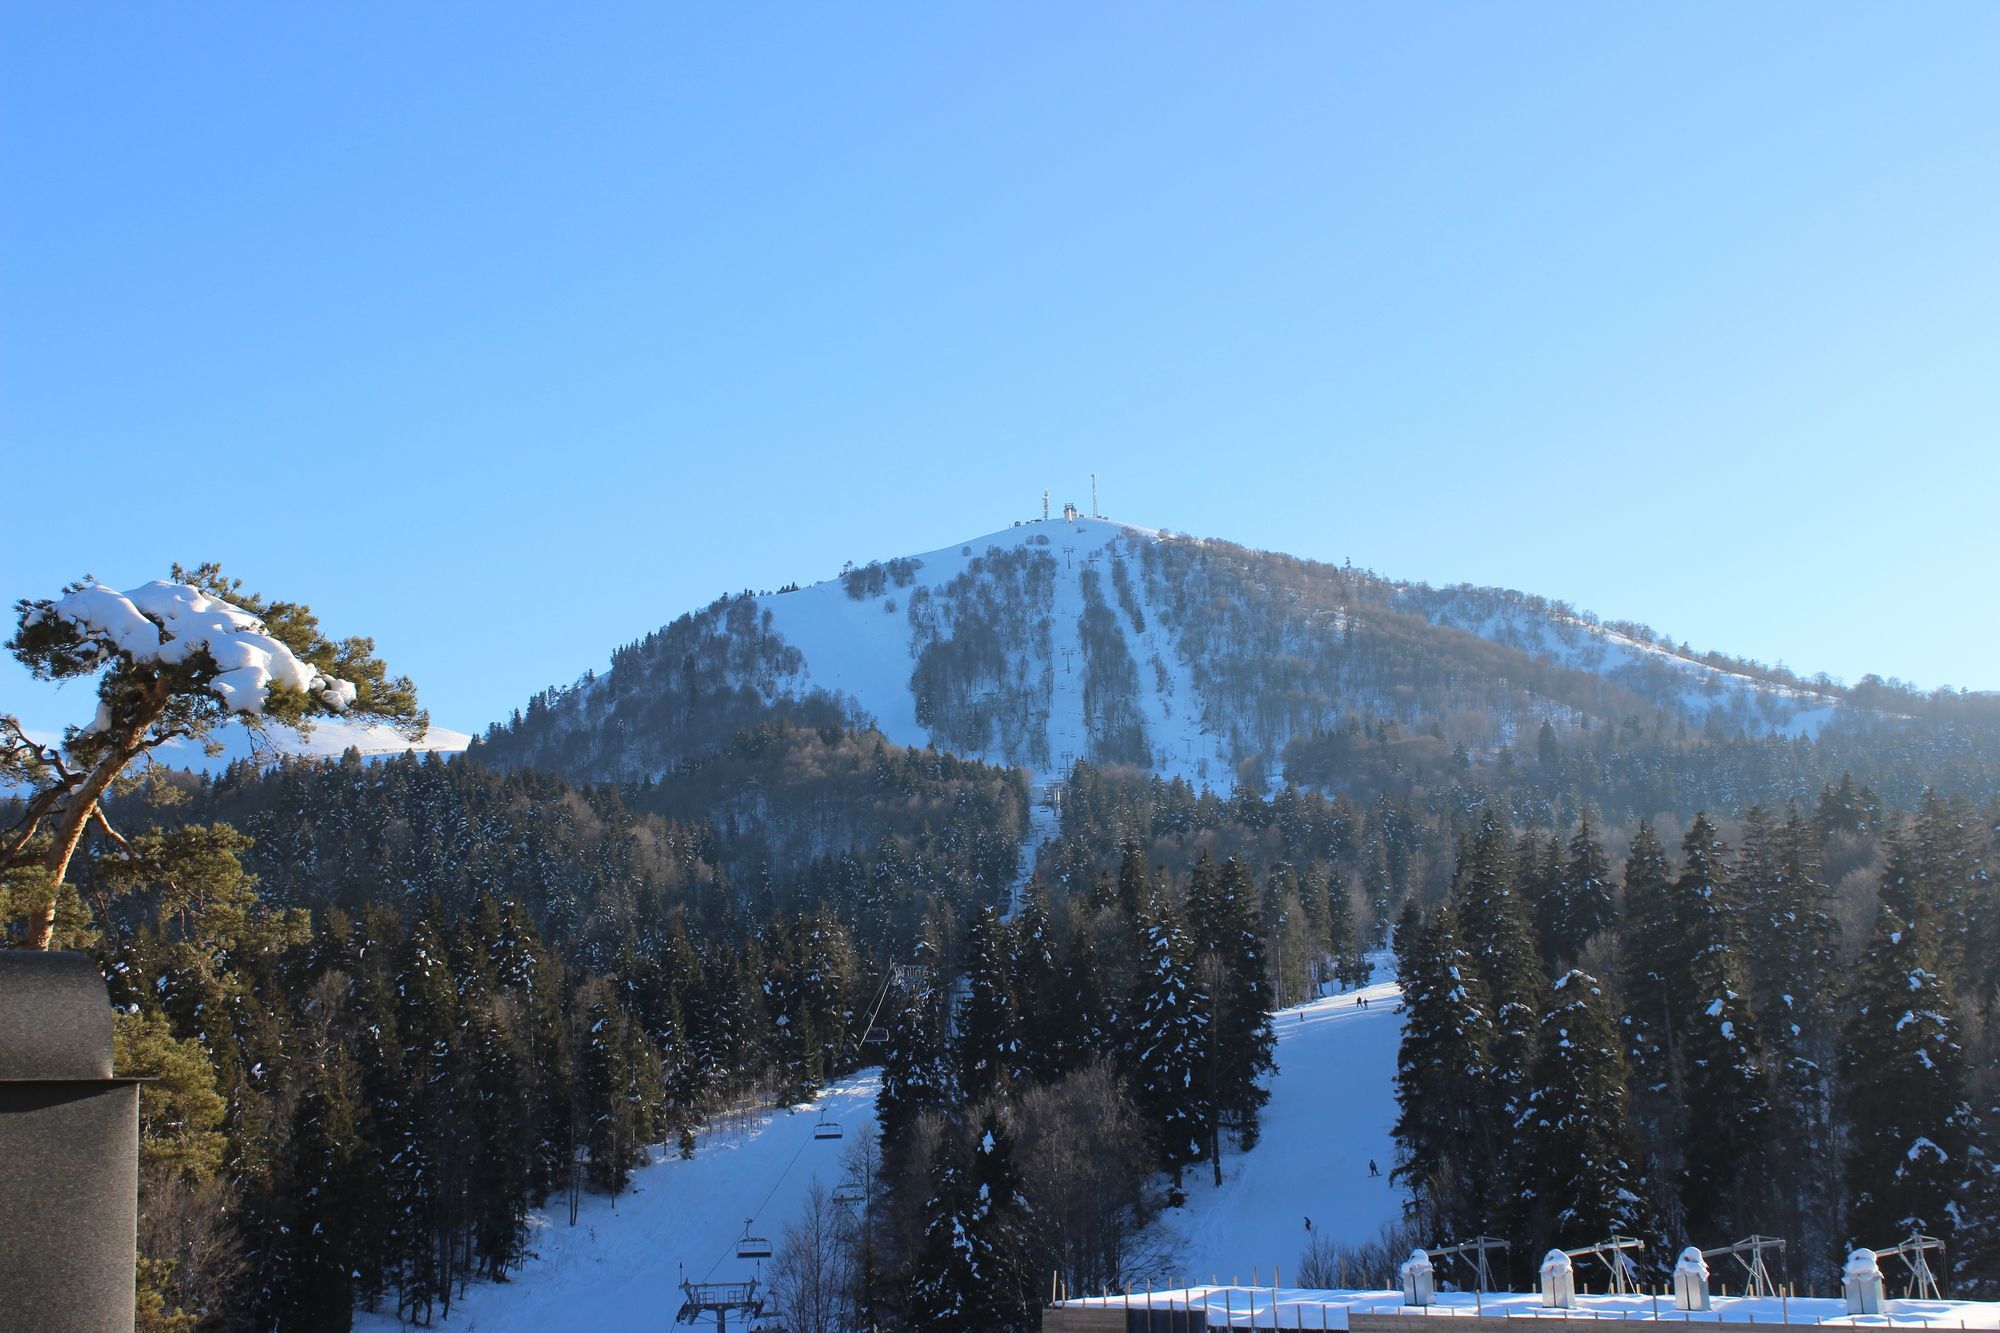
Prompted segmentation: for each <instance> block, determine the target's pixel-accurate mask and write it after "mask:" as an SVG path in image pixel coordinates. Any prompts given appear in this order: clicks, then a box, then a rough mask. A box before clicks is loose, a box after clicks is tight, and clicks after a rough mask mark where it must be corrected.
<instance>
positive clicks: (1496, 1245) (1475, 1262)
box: [1424, 1236, 1507, 1291]
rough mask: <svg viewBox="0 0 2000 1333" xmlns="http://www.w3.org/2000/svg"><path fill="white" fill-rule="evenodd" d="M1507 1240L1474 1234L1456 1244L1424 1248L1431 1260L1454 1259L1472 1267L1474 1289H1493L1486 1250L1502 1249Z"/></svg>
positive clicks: (1491, 1273) (1505, 1245) (1505, 1246)
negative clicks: (1430, 1248) (1470, 1237)
mask: <svg viewBox="0 0 2000 1333" xmlns="http://www.w3.org/2000/svg"><path fill="white" fill-rule="evenodd" d="M1506 1248H1507V1242H1506V1241H1504V1240H1501V1239H1500V1238H1499V1237H1498V1236H1474V1237H1473V1238H1472V1239H1471V1240H1466V1241H1460V1242H1459V1243H1458V1244H1456V1245H1440V1246H1438V1247H1437V1248H1436V1249H1432V1250H1425V1251H1424V1253H1426V1254H1428V1255H1429V1256H1430V1257H1431V1258H1432V1259H1433V1260H1437V1259H1456V1260H1458V1261H1459V1262H1460V1263H1462V1264H1464V1265H1466V1266H1467V1267H1468V1268H1470V1269H1472V1281H1473V1290H1474V1291H1494V1290H1497V1288H1496V1287H1495V1286H1494V1283H1493V1269H1492V1267H1491V1265H1489V1264H1488V1263H1487V1260H1486V1253H1487V1251H1488V1250H1504V1249H1506Z"/></svg>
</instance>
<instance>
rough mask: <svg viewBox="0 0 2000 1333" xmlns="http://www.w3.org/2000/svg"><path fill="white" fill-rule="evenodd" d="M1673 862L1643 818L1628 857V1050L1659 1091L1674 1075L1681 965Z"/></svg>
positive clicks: (1640, 1076)
mask: <svg viewBox="0 0 2000 1333" xmlns="http://www.w3.org/2000/svg"><path fill="white" fill-rule="evenodd" d="M1673 882H1674V881H1673V866H1672V864H1671V863H1670V862H1669V861H1668V860H1667V852H1666V849H1665V848H1664V847H1662V846H1661V845H1660V840H1659V838H1658V836H1656V835H1655V834H1654V832H1653V826H1652V825H1651V824H1650V823H1649V822H1647V821H1645V820H1641V821H1639V831H1638V832H1637V833H1635V834H1634V835H1633V836H1632V846H1631V849H1630V851H1629V852H1627V854H1626V857H1625V942H1626V947H1625V949H1624V951H1623V957H1624V961H1625V971H1626V980H1625V996H1626V1016H1625V1026H1626V1032H1627V1039H1628V1045H1627V1048H1626V1049H1627V1051H1628V1052H1629V1054H1630V1056H1631V1061H1632V1071H1633V1075H1634V1077H1635V1079H1636V1080H1637V1083H1638V1087H1639V1088H1640V1089H1641V1090H1643V1091H1645V1092H1647V1093H1649V1094H1653V1095H1655V1096H1658V1095H1663V1094H1665V1093H1666V1092H1667V1090H1668V1088H1669V1085H1670V1084H1671V1083H1672V1081H1673V1078H1674V1065H1675V1052H1676V1045H1677V1037H1676V1033H1675V1030H1674V1016H1675V1014H1676V1013H1677V1012H1678V1011H1679V1009H1680V1004H1681V1001H1680V986H1681V981H1682V974H1681V970H1680V969H1679V968H1678V967H1677V966H1676V965H1675V962H1674V959H1673V956H1672V954H1671V953H1670V952H1669V949H1668V947H1667V941H1669V940H1671V939H1672V938H1674V935H1675V922H1674V916H1673V910H1674V899H1673V893H1672V890H1673Z"/></svg>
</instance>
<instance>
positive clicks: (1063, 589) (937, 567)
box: [757, 518, 1230, 786]
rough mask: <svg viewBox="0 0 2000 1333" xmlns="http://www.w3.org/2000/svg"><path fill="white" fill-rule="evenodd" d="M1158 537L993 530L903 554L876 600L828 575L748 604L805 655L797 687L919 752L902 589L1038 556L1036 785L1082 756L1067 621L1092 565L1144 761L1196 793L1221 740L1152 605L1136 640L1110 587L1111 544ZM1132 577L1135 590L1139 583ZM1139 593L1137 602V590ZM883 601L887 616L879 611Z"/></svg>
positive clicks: (1213, 777) (1076, 674) (1097, 528)
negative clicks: (1109, 613) (1039, 760)
mask: <svg viewBox="0 0 2000 1333" xmlns="http://www.w3.org/2000/svg"><path fill="white" fill-rule="evenodd" d="M1159 538H1160V534H1159V533H1157V532H1155V531H1153V530H1151V529H1149V528H1141V527H1134V526H1132V525H1131V524H1126V523H1118V522H1114V521H1112V520H1110V519H1102V518H1076V519H1062V518H1052V519H1048V520H1046V521H1039V522H1032V523H1022V524H1020V525H1018V526H1016V527H1010V528H1003V529H1001V530H1000V531H999V532H994V533H989V534H987V535H986V536H984V537H975V538H973V539H972V540H970V541H967V542H961V543H959V544H957V545H955V546H949V547H945V548H944V549H942V550H937V551H929V552H926V553H924V554H923V555H920V556H917V557H914V560H915V563H916V566H917V568H916V570H915V572H914V574H913V576H912V580H911V582H910V583H909V584H908V585H907V586H905V587H902V588H898V587H896V586H895V585H894V584H893V583H891V584H889V585H888V586H886V587H885V588H884V589H883V591H882V593H881V594H880V595H879V596H873V597H864V598H860V599H856V598H853V597H850V596H849V595H848V593H847V589H846V587H845V586H844V585H843V583H842V582H841V580H840V579H838V578H832V579H827V580H825V581H824V582H820V583H815V584H812V585H810V586H808V587H804V588H798V589H795V590H793V591H791V592H783V593H771V594H767V595H765V596H763V597H759V598H758V599H757V605H758V607H759V608H760V609H761V610H765V611H768V612H770V614H771V625H772V629H773V630H774V631H775V632H776V633H777V634H778V635H779V636H780V637H781V638H782V639H783V640H784V641H785V642H786V643H788V644H790V645H792V646H793V647H796V648H798V649H799V650H800V652H801V653H802V654H803V655H804V657H805V662H806V666H805V671H804V676H803V680H802V681H801V685H802V686H803V687H805V688H818V689H823V690H827V691H829V692H832V693H837V694H844V695H846V696H848V697H850V698H852V699H854V700H855V701H856V702H857V703H859V704H860V706H861V707H862V708H863V709H864V710H865V711H866V712H868V713H869V714H870V715H872V716H873V718H874V720H875V724H876V726H877V727H879V728H880V730H881V731H882V734H883V735H884V736H887V737H888V738H889V739H890V740H891V741H894V742H895V743H896V744H898V745H908V746H918V747H921V746H924V745H927V744H929V743H930V740H931V736H930V732H929V730H928V729H927V728H925V727H924V726H922V725H921V724H920V723H919V722H918V721H917V704H916V698H915V696H914V695H913V694H912V693H911V687H910V677H911V671H912V669H913V668H914V666H915V656H914V652H913V649H912V644H913V638H914V635H913V631H912V629H911V626H910V621H909V617H908V616H907V615H906V614H904V608H905V607H906V606H907V603H908V600H909V596H910V594H911V593H913V592H915V591H916V590H917V589H918V588H927V589H929V590H930V591H931V593H932V594H934V595H935V594H939V593H941V592H942V590H943V589H944V588H945V587H946V586H947V585H948V584H950V583H951V581H952V580H953V579H955V578H957V577H958V576H959V575H960V574H962V573H964V572H965V569H966V566H967V565H969V564H970V563H971V562H972V561H973V560H975V559H978V558H981V557H983V556H985V555H986V554H987V553H988V552H989V551H991V550H993V549H995V548H998V549H1000V550H1003V551H1012V550H1017V549H1020V548H1022V547H1032V548H1034V549H1035V550H1036V551H1038V552H1041V553H1044V554H1046V555H1048V556H1049V558H1051V559H1052V560H1054V561H1055V569H1056V578H1055V586H1054V593H1053V597H1052V604H1051V605H1050V607H1049V637H1050V653H1049V660H1048V661H1047V662H1046V663H1044V662H1042V661H1041V660H1040V659H1039V658H1037V659H1035V661H1034V662H1032V663H1031V664H1030V665H1031V666H1032V667H1033V668H1034V669H1035V670H1040V669H1041V668H1043V667H1046V668H1047V669H1048V670H1049V673H1050V684H1051V688H1050V700H1049V721H1048V729H1047V734H1046V741H1047V749H1048V754H1049V759H1050V763H1049V768H1050V770H1051V771H1050V772H1048V773H1044V774H1039V775H1038V777H1039V778H1041V779H1042V780H1044V781H1046V780H1047V779H1048V778H1051V777H1055V778H1059V777H1060V776H1062V774H1064V773H1066V772H1067V771H1068V765H1067V763H1066V762H1065V757H1068V758H1070V759H1077V758H1082V757H1084V756H1085V755H1086V753H1087V752H1088V750H1089V734H1088V730H1087V727H1086V724H1085V720H1084V711H1083V670H1084V665H1083V653H1082V650H1081V644H1080V642H1079V639H1078V634H1077V622H1078V619H1079V617H1081V615H1082V614H1083V605H1084V603H1083V592H1082V588H1081V578H1082V574H1083V571H1084V570H1085V569H1087V568H1095V569H1096V570H1097V571H1098V574H1099V577H1100V580H1101V583H1102V590H1103V593H1104V596H1105V598H1106V600H1107V601H1108V602H1109V603H1110V604H1111V607H1112V610H1113V611H1114V613H1115V614H1116V619H1117V623H1118V625H1119V628H1120V630H1121V632H1122V633H1123V634H1124V636H1125V642H1126V649H1127V651H1128V652H1130V653H1131V655H1132V661H1133V663H1134V665H1135V666H1136V667H1137V669H1138V672H1139V678H1140V681H1141V689H1140V692H1139V693H1140V708H1141V712H1142V714H1143V716H1144V722H1145V726H1146V733H1147V734H1146V740H1147V744H1148V746H1149V748H1150V749H1151V750H1152V752H1153V754H1154V760H1155V762H1154V768H1155V769H1156V771H1158V772H1159V773H1160V775H1161V776H1162V777H1163V778H1169V779H1171V778H1174V777H1181V778H1185V779H1187V780H1188V781H1189V782H1190V783H1192V784H1193V785H1195V786H1200V785H1202V784H1203V783H1204V782H1209V783H1213V782H1217V781H1221V780H1223V779H1224V778H1225V777H1226V776H1228V775H1229V773H1230V769H1229V767H1228V765H1227V764H1226V762H1225V761H1224V759H1223V755H1224V752H1225V745H1224V738H1222V737H1219V736H1214V735H1210V734H1208V733H1207V732H1206V731H1205V730H1204V729H1203V727H1202V723H1201V714H1200V708H1199V704H1198V701H1197V699H1196V697H1195V693H1194V688H1193V685H1192V683H1191V682H1192V677H1191V673H1190V672H1189V671H1188V669H1187V666H1186V664H1185V663H1184V662H1182V661H1181V659H1180V656H1179V653H1178V652H1177V651H1176V650H1175V649H1174V647H1173V645H1172V644H1171V642H1169V641H1168V636H1167V635H1165V634H1164V633H1162V632H1161V631H1160V629H1159V628H1158V625H1157V622H1156V620H1155V618H1154V616H1153V613H1152V609H1151V608H1150V607H1146V608H1145V611H1146V615H1147V621H1148V631H1147V633H1145V634H1143V635H1142V634H1138V633H1136V632H1135V631H1134V630H1133V628H1132V624H1131V621H1130V620H1129V618H1128V617H1127V616H1126V615H1125V613H1124V611H1123V609H1122V608H1120V607H1119V606H1118V605H1117V597H1116V593H1115V592H1114V590H1113V588H1112V586H1111V578H1110V567H1109V552H1110V550H1111V548H1113V547H1114V545H1116V544H1117V543H1119V542H1121V541H1124V542H1133V541H1138V542H1144V541H1157V540H1159ZM1134 582H1135V584H1137V583H1138V582H1139V580H1137V579H1135V580H1134ZM1138 596H1139V598H1140V600H1141V602H1142V603H1143V600H1144V592H1143V589H1140V590H1139V591H1138ZM891 603H893V604H894V609H890V604H891ZM1065 650H1067V651H1065ZM1156 660H1157V661H1158V662H1159V663H1160V667H1161V668H1162V669H1163V670H1164V671H1165V673H1166V677H1167V684H1166V687H1165V689H1164V690H1162V689H1159V688H1157V684H1156V682H1157V673H1156V672H1155V670H1154V667H1153V663H1154V662H1155V661H1156ZM968 757H969V758H975V759H982V760H985V761H987V762H989V763H995V764H1002V765H1007V764H1014V763H1018V762H1021V756H1018V755H1008V754H1002V753H990V752H989V753H974V754H969V755H968Z"/></svg>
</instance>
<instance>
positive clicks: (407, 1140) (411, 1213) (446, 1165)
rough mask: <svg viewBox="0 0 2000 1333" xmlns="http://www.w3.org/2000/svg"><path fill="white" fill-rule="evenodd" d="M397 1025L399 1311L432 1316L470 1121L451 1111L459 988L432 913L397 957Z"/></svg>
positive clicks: (457, 1068)
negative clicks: (400, 1079)
mask: <svg viewBox="0 0 2000 1333" xmlns="http://www.w3.org/2000/svg"><path fill="white" fill-rule="evenodd" d="M396 994H397V1010H396V1026H397V1029H398V1031H399V1032H400V1033H401V1035H402V1039H403V1088H402V1093H401V1101H402V1106H403V1110H404V1116H403V1118H402V1122H401V1124H400V1125H399V1129H400V1130H401V1131H402V1139H401V1141H400V1142H398V1143H396V1144H394V1145H393V1146H392V1148H391V1150H390V1151H391V1155H392V1157H393V1159H394V1160H395V1163H396V1168H397V1173H396V1184H397V1186H398V1199H397V1210H398V1212H399V1213H400V1214H401V1220H400V1225H399V1227H398V1239H399V1240H400V1241H401V1246H400V1252H399V1254H398V1256H397V1262H396V1265H395V1267H396V1275H397V1301H398V1306H399V1311H400V1312H401V1313H402V1314H403V1315H404V1316H405V1317H406V1318H408V1319H410V1320H411V1321H412V1322H418V1323H422V1322H428V1321H429V1320H430V1318H431V1316H432V1314H433V1312H434V1311H436V1310H437V1309H438V1307H440V1306H442V1307H443V1308H444V1309H445V1310H446V1311H449V1310H450V1308H451V1298H452V1295H453V1290H454V1281H455V1278H456V1277H457V1274H456V1272H455V1271H454V1270H455V1266H456V1258H457V1255H458V1249H459V1242H460V1240H461V1238H462V1234H463V1233H462V1226H463V1221H462V1219H463V1208H462V1197H461V1195H462V1190H463V1182H464V1173H465V1166H466V1157H467V1147H468V1143H467V1131H468V1126H467V1125H465V1123H464V1122H463V1121H462V1120H461V1119H460V1117H459V1116H458V1115H457V1107H458V1096H457V1092H458V1089H457V1086H456V1085H457V1083H458V1081H459V1079H460V1077H461V1075H462V1072H463V1068H464V1066H463V1063H462V1061H461V1060H460V1058H459V1055H458V1051H457V1044H458V1031H459V1013H458V991H457V986H456V984H455V982H454V979H453V977H452V974H451V960H450V956H449V954H448V953H447V951H446V949H445V947H444V943H443V941H442V940H440V939H439V938H438V934H437V931H436V929H435V928H434V927H433V925H432V923H431V921H430V920H429V918H428V916H425V917H420V918H418V920H417V922H416V923H415V924H414V925H413V926H412V927H411V928H410V933H409V935H408V937H407V938H406V939H405V940H404V942H403V947H402V950H401V951H400V953H399V955H398V966H397V971H396Z"/></svg>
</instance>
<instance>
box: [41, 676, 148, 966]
mask: <svg viewBox="0 0 2000 1333" xmlns="http://www.w3.org/2000/svg"><path fill="white" fill-rule="evenodd" d="M148 704H149V706H148V707H147V708H146V710H145V712H144V713H143V714H142V715H141V717H140V719H139V720H138V721H136V722H134V723H132V724H131V725H130V726H127V727H125V728H124V729H123V730H121V731H120V732H119V733H118V735H117V737H116V738H115V739H114V740H113V741H112V742H111V748H110V749H108V750H106V751H105V752H104V757H103V758H102V759H100V760H98V761H97V766H96V767H95V768H93V769H91V770H90V776H89V777H87V778H85V779H84V781H83V785H82V786H81V787H78V788H77V789H76V792H75V794H74V795H72V796H71V797H70V799H69V803H68V804H67V805H65V806H64V807H63V812H62V816H61V818H59V819H58V820H57V822H56V840H55V845H54V846H52V847H50V848H49V852H48V855H47V856H46V857H44V858H43V860H42V865H43V867H44V868H45V869H46V870H47V871H48V872H49V881H50V882H49V902H48V906H47V907H45V908H43V909H42V910H41V911H40V912H39V913H38V914H36V916H35V917H34V918H33V920H32V922H31V924H30V926H29V930H28V947H29V948H31V949H48V948H49V947H50V946H51V945H52V944H53V942H54V939H55V932H56V903H57V900H58V899H60V898H61V897H62V883H63V878H64V877H65V876H66V875H68V874H69V863H70V861H71V860H72V859H73V858H74V857H75V856H76V849H77V848H78V847H79V846H81V845H82V843H83V834H84V830H85V829H87V828H88V827H89V826H90V817H91V816H92V815H93V814H95V813H97V803H98V801H99V800H100V799H102V798H103V796H104V792H105V790H106V789H107V788H108V787H110V786H111V780H112V779H113V778H115V777H117V776H118V775H119V773H121V772H123V771H124V768H125V765H127V764H129V763H131V762H132V760H133V759H134V758H135V757H136V756H137V755H138V753H139V752H140V750H142V749H144V748H145V747H144V746H143V745H142V744H141V740H142V738H143V737H144V736H145V734H146V729H147V728H148V727H150V726H152V725H153V723H154V721H155V720H156V719H158V717H159V716H160V714H161V713H162V712H163V711H165V708H166V699H165V695H164V692H161V693H160V695H159V697H158V699H157V701H153V700H149V701H148Z"/></svg>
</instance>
